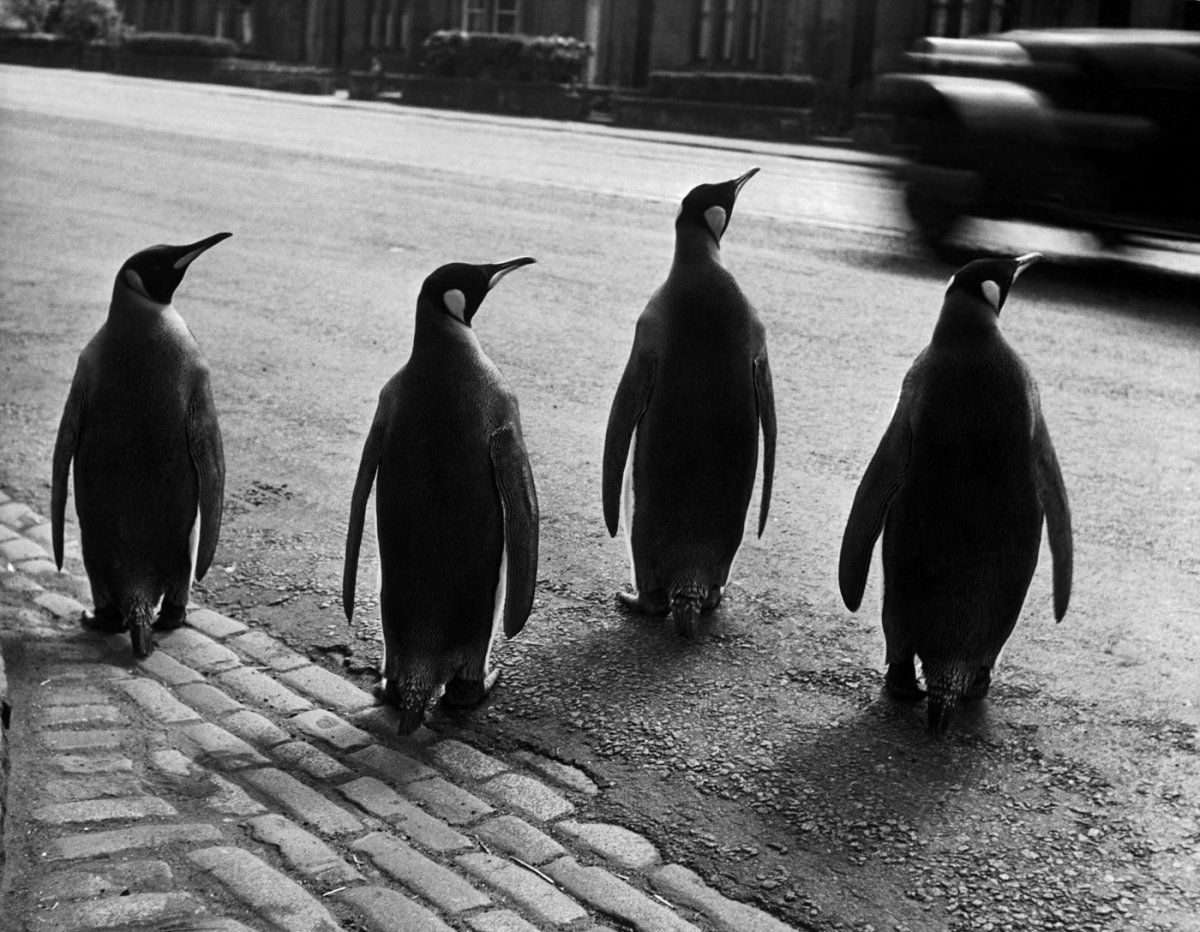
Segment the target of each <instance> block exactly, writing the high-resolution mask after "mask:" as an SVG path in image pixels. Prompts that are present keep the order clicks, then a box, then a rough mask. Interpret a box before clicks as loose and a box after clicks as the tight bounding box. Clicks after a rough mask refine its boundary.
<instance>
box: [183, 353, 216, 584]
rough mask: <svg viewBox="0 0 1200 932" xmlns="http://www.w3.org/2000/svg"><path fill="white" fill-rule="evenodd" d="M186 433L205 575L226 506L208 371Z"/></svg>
mask: <svg viewBox="0 0 1200 932" xmlns="http://www.w3.org/2000/svg"><path fill="white" fill-rule="evenodd" d="M187 433H188V450H189V452H190V454H191V458H192V467H193V468H194V469H195V470H196V478H197V480H198V482H199V493H200V546H199V548H198V549H197V551H196V567H195V576H196V579H203V578H204V574H205V573H207V572H208V568H209V567H210V566H212V561H213V556H214V555H215V554H216V552H217V539H218V538H219V537H220V536H221V514H222V512H223V511H224V508H225V449H224V446H223V445H222V443H221V428H220V427H219V426H218V424H217V406H216V404H215V403H214V402H213V396H212V386H211V385H210V384H209V381H208V376H207V374H206V375H205V376H204V377H203V378H202V379H201V381H200V384H199V385H197V387H196V390H195V391H194V392H193V394H192V400H191V403H190V404H189V405H188V426H187Z"/></svg>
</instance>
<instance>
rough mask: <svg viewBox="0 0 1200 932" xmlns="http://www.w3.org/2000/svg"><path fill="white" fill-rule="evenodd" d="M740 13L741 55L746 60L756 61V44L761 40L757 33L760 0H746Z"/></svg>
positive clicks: (760, 6)
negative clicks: (741, 18)
mask: <svg viewBox="0 0 1200 932" xmlns="http://www.w3.org/2000/svg"><path fill="white" fill-rule="evenodd" d="M742 14H743V21H742V57H743V58H744V59H745V60H746V61H748V62H755V61H758V45H759V42H760V41H761V40H762V36H761V35H760V34H759V24H760V23H761V22H762V0H746V5H745V7H744V8H743V10H742Z"/></svg>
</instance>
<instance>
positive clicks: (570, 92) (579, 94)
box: [350, 72, 591, 120]
mask: <svg viewBox="0 0 1200 932" xmlns="http://www.w3.org/2000/svg"><path fill="white" fill-rule="evenodd" d="M350 96H351V97H352V98H355V99H358V100H386V101H391V102H393V103H399V104H405V105H408V106H413V107H435V108H438V109H443V110H469V111H474V112H476V113H503V114H507V115H509V116H530V117H543V118H545V119H549V120H586V119H587V117H588V114H589V113H590V111H591V98H590V96H589V95H588V94H586V93H584V92H583V91H581V90H580V89H578V88H575V87H573V86H571V85H567V84H551V83H542V82H534V81H492V80H487V79H482V78H437V77H427V76H425V75H396V74H383V75H380V74H372V73H370V72H352V73H351V75H350Z"/></svg>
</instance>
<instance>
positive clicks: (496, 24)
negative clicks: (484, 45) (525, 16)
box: [492, 0, 518, 33]
mask: <svg viewBox="0 0 1200 932" xmlns="http://www.w3.org/2000/svg"><path fill="white" fill-rule="evenodd" d="M495 4H496V8H495V11H494V14H493V15H494V17H495V18H494V19H493V21H492V31H493V32H509V33H511V32H516V31H517V10H518V0H495Z"/></svg>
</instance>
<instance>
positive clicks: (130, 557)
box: [50, 233, 232, 657]
mask: <svg viewBox="0 0 1200 932" xmlns="http://www.w3.org/2000/svg"><path fill="white" fill-rule="evenodd" d="M231 235H232V234H230V233H217V234H216V235H214V236H210V237H208V238H207V239H202V240H200V241H199V242H198V243H192V244H190V245H188V246H152V247H151V248H149V249H144V250H142V251H141V252H138V253H135V254H134V255H132V256H130V257H129V258H128V259H127V260H125V264H124V265H122V266H121V269H120V271H118V272H117V279H116V282H115V283H114V285H113V293H112V303H111V304H110V306H109V309H108V318H107V320H105V322H104V324H103V326H101V327H100V329H99V331H97V333H96V335H95V336H94V337H92V339H91V341H90V342H89V343H88V344H87V346H86V347H85V348H84V350H83V352H82V353H80V355H79V362H78V364H77V366H76V368H75V378H74V379H73V381H72V382H71V389H70V392H69V394H68V395H67V403H66V406H65V408H64V409H63V415H62V421H61V422H60V424H59V428H58V440H57V442H56V443H55V446H54V466H53V472H54V475H53V490H52V497H51V506H50V511H51V521H52V534H53V545H54V559H55V562H56V563H57V564H58V567H59V569H60V570H61V569H62V562H63V519H64V514H65V511H66V503H67V478H68V475H69V474H70V471H71V463H72V460H73V461H74V464H75V510H76V513H77V514H78V517H79V533H80V542H81V544H82V548H83V563H84V567H85V568H86V570H87V575H88V580H89V582H90V583H91V587H92V601H93V603H94V607H95V612H94V614H87V613H85V615H84V617H83V623H84V625H85V626H86V627H89V628H92V629H94V630H98V631H104V632H117V631H124V630H128V631H129V635H130V638H131V640H132V641H133V652H134V654H136V655H137V656H138V657H145V656H147V655H149V654H150V652H151V651H153V650H154V642H153V640H152V638H151V628H152V627H153V628H157V629H159V630H164V629H171V628H177V627H179V626H180V625H181V624H183V620H184V616H185V615H186V613H187V604H188V597H189V594H190V592H191V588H192V583H193V581H194V580H197V579H202V578H203V577H204V574H205V573H206V572H207V570H208V567H209V565H210V564H211V563H212V559H213V554H214V552H215V551H216V547H217V538H218V536H219V535H220V532H221V511H222V506H223V502H224V487H225V458H224V453H223V450H222V446H221V431H220V428H219V427H218V425H217V411H216V406H215V405H214V404H213V395H212V388H211V387H210V384H209V370H208V364H207V362H206V361H205V359H204V357H203V356H202V355H201V353H200V347H199V346H198V345H197V343H196V339H195V337H193V336H192V333H191V331H190V330H188V327H187V324H185V323H184V322H183V318H182V317H180V316H179V312H178V311H176V310H175V308H174V306H173V305H172V304H171V299H172V297H173V296H174V294H175V289H176V288H178V287H179V283H180V282H181V281H183V276H184V273H185V272H187V269H188V266H190V265H191V263H192V262H193V261H194V260H195V259H196V257H197V256H199V255H200V254H201V253H203V252H204V251H205V250H207V249H209V248H211V247H212V246H215V245H216V244H217V243H219V242H221V241H222V240H224V239H227V238H228V237H229V236H231ZM160 605H161V607H160ZM156 609H157V612H158V613H157V619H156V618H155V611H156Z"/></svg>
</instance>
